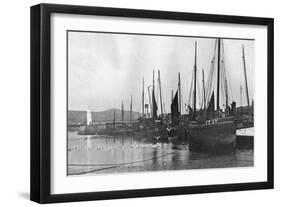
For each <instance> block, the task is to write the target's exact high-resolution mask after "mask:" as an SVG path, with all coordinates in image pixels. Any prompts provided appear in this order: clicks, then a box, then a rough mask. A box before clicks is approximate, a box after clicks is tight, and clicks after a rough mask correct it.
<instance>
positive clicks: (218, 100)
mask: <svg viewBox="0 0 281 207" xmlns="http://www.w3.org/2000/svg"><path fill="white" fill-rule="evenodd" d="M220 45H221V39H220V38H219V39H218V76H217V110H219V109H220Z"/></svg>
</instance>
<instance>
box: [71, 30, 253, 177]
mask: <svg viewBox="0 0 281 207" xmlns="http://www.w3.org/2000/svg"><path fill="white" fill-rule="evenodd" d="M66 33H67V34H66V36H67V38H66V39H67V47H66V54H67V55H66V56H67V59H66V62H67V68H66V70H67V108H66V110H67V137H66V139H67V146H66V148H67V149H66V151H67V161H66V165H67V172H66V173H67V176H77V175H84V176H86V175H96V174H113V173H137V172H142V173H144V172H153V171H176V170H201V169H209V170H211V169H214V168H216V169H217V168H251V167H254V166H255V156H254V152H255V147H254V146H255V145H254V143H255V134H254V132H255V130H254V125H255V124H254V104H255V39H245V38H244V39H243V38H240V37H239V36H237V38H233V37H231V38H230V37H209V36H180V35H165V34H139V33H115V32H107V31H81V30H68V31H67V32H66Z"/></svg>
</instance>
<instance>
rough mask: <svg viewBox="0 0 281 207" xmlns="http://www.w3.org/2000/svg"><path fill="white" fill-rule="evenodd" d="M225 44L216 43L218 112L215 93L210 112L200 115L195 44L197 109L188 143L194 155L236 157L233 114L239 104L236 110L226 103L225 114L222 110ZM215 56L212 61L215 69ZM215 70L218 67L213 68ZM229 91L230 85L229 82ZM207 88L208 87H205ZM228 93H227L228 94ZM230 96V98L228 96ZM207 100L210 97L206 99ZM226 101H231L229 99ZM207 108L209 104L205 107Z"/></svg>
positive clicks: (189, 127) (202, 111)
mask: <svg viewBox="0 0 281 207" xmlns="http://www.w3.org/2000/svg"><path fill="white" fill-rule="evenodd" d="M220 42H221V40H220V39H218V41H217V40H216V42H215V51H216V45H218V49H217V51H218V53H217V54H218V55H217V57H218V60H217V63H218V66H217V69H218V70H217V94H216V95H217V110H216V111H215V110H214V105H215V103H214V91H212V95H211V99H210V102H209V104H208V107H207V108H204V109H203V110H200V111H198V112H197V109H196V72H197V43H196V42H195V63H194V80H193V83H194V86H193V89H194V91H193V95H194V98H193V109H192V110H191V117H192V118H191V121H190V122H189V124H188V126H187V129H188V141H189V149H190V150H191V151H201V152H212V153H229V152H230V153H232V152H234V150H235V147H236V133H235V132H236V125H235V122H234V116H233V112H234V111H235V106H236V104H235V102H233V103H232V104H231V106H232V108H231V109H230V107H229V106H228V103H226V109H225V113H223V112H222V110H221V109H220V105H219V101H220V96H219V95H220V87H221V86H220V83H221V80H220V75H221V73H222V71H220V65H221V60H220V58H221V54H220V49H221V43H220ZM214 59H215V53H214V57H213V60H212V65H213V66H214V62H215V61H214ZM213 68H214V67H213ZM224 83H225V87H226V89H227V84H226V80H225V82H224ZM203 87H205V86H203ZM226 91H227V90H226ZM226 96H227V95H226ZM204 99H205V100H206V97H204ZM226 101H228V98H227V97H226ZM204 105H205V104H204Z"/></svg>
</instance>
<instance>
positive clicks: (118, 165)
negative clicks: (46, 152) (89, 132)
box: [68, 151, 177, 174]
mask: <svg viewBox="0 0 281 207" xmlns="http://www.w3.org/2000/svg"><path fill="white" fill-rule="evenodd" d="M176 152H177V151H174V152H169V153H165V154H163V155H161V156H155V157H152V158H149V159H143V160H138V161H134V162H127V163H120V164H111V165H110V164H107V165H105V164H104V165H91V164H81V165H74V164H68V166H80V167H82V166H85V167H95V166H109V167H105V168H99V169H95V170H90V171H86V172H81V173H77V174H87V173H90V172H96V171H101V170H106V169H111V168H118V167H122V166H125V165H131V164H136V163H142V162H147V161H150V160H154V159H157V158H162V157H166V156H168V155H171V154H174V153H176Z"/></svg>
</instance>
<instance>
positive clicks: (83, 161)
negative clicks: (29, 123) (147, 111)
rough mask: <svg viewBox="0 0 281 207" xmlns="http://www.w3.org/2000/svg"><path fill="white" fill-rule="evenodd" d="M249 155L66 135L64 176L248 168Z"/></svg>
mask: <svg viewBox="0 0 281 207" xmlns="http://www.w3.org/2000/svg"><path fill="white" fill-rule="evenodd" d="M253 154H254V153H253V150H238V149H237V150H236V151H235V153H234V154H231V155H210V154H203V153H194V152H190V151H189V149H188V144H187V143H172V142H168V141H167V142H154V141H152V140H151V139H149V138H145V137H143V138H136V137H132V136H123V137H111V136H100V135H78V134H77V132H71V131H70V132H68V175H82V174H93V173H94V174H97V173H119V172H143V171H160V170H161V171H166V170H184V169H206V168H226V167H250V166H253V165H254V161H253Z"/></svg>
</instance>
